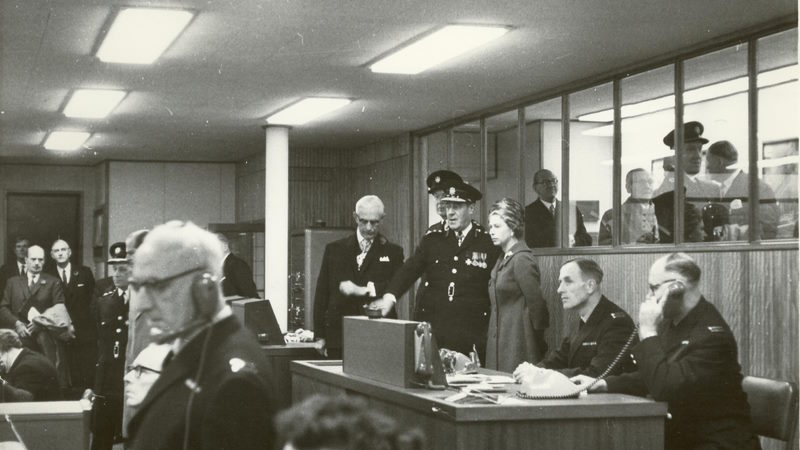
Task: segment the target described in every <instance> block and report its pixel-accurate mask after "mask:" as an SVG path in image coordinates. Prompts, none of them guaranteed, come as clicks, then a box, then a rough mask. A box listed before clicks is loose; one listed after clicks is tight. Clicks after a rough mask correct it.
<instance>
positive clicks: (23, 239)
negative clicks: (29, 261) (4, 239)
mask: <svg viewBox="0 0 800 450" xmlns="http://www.w3.org/2000/svg"><path fill="white" fill-rule="evenodd" d="M22 241H25V242H27V243H28V245H30V244H31V240H30V239H28V237H27V236H17V237H15V238H14V245H16V244H19V243H20V242H22Z"/></svg>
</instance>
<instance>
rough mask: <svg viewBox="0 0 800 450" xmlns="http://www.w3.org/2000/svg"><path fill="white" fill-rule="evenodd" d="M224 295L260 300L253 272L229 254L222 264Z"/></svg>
mask: <svg viewBox="0 0 800 450" xmlns="http://www.w3.org/2000/svg"><path fill="white" fill-rule="evenodd" d="M222 275H223V276H224V277H225V278H223V279H222V293H223V295H225V296H230V295H240V296H242V297H245V298H259V296H258V290H257V289H256V284H255V283H254V282H253V270H252V269H250V266H249V265H247V263H246V262H245V261H244V260H243V259H242V258H239V257H238V256H236V255H234V254H233V253H230V254H228V256H227V257H226V258H225V262H224V263H223V264H222Z"/></svg>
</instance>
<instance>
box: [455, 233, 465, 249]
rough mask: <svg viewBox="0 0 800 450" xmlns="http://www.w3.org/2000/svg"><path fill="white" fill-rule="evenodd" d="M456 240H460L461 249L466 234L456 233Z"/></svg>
mask: <svg viewBox="0 0 800 450" xmlns="http://www.w3.org/2000/svg"><path fill="white" fill-rule="evenodd" d="M456 239H458V246H459V247H461V243H462V242H464V233H462V232H460V231H456Z"/></svg>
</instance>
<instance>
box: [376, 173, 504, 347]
mask: <svg viewBox="0 0 800 450" xmlns="http://www.w3.org/2000/svg"><path fill="white" fill-rule="evenodd" d="M480 198H481V193H480V192H479V191H478V190H477V189H475V188H474V187H472V186H470V185H469V184H467V183H465V182H459V181H457V180H456V181H455V182H452V183H449V186H447V187H446V189H445V196H444V197H443V198H442V203H443V205H444V208H445V210H446V212H447V220H446V222H445V225H447V228H446V229H445V228H443V229H441V230H439V229H433V230H430V231H428V232H427V233H426V234H425V236H423V237H422V241H421V242H420V244H419V247H417V249H416V251H415V252H414V255H412V256H411V257H410V258H409V259H408V260H406V262H405V263H404V264H403V266H402V267H401V268H400V270H399V271H398V272H397V273H396V274H395V275H394V277H392V280H391V281H390V282H389V287H388V288H387V289H386V294H384V296H383V298H381V299H379V300H375V301H374V302H372V305H371V306H372V307H374V308H380V309H381V310H382V312H383V314H384V315H386V314H387V313H388V312H389V311H390V310H391V308H392V306H393V305H394V304H395V303H396V301H397V296H400V295H402V294H403V293H404V292H405V291H406V290H407V289H408V288H409V287H410V286H411V284H412V283H414V281H415V280H416V279H417V278H419V277H420V276H421V275H423V274H424V275H425V277H426V281H425V286H424V292H423V294H422V298H421V299H420V302H419V303H420V304H419V306H418V308H417V310H418V319H420V320H424V321H427V322H430V323H431V327H432V329H433V334H434V337H435V338H436V341H437V343H438V345H439V347H440V348H448V349H450V350H456V351H458V352H461V353H464V354H469V352H471V351H472V349H473V346H474V347H475V348H477V350H478V355H479V356H480V358H481V359H483V358H484V351H485V348H486V331H487V327H488V323H489V289H488V285H489V274H490V273H491V270H492V267H494V263H495V261H497V257H498V256H499V253H500V251H499V250H498V248H497V247H495V246H494V245H493V244H492V240H491V238H490V237H489V233H488V232H487V231H486V229H484V228H483V227H482V226H481V225H480V224H478V223H477V222H474V221H472V214H473V213H474V210H475V201H477V200H480Z"/></svg>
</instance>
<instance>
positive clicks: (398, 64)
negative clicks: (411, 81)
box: [369, 25, 508, 75]
mask: <svg viewBox="0 0 800 450" xmlns="http://www.w3.org/2000/svg"><path fill="white" fill-rule="evenodd" d="M507 32H508V28H506V27H497V26H478V25H449V26H446V27H444V28H442V29H441V30H438V31H436V32H434V33H431V34H429V35H428V36H425V37H424V38H422V39H420V40H418V41H415V42H414V43H412V44H410V45H408V46H406V47H403V48H401V49H400V50H398V51H396V52H393V53H392V54H390V55H389V56H387V57H385V58H382V59H381V60H380V61H378V62H376V63H375V64H372V65H371V66H370V67H369V68H370V70H372V71H373V72H379V73H400V74H408V75H414V74H417V73H420V72H422V71H423V70H426V69H429V68H431V67H433V66H435V65H437V64H440V63H442V62H444V61H447V60H448V59H451V58H454V57H456V56H458V55H461V54H463V53H466V52H468V51H470V50H472V49H474V48H476V47H479V46H481V45H483V44H485V43H487V42H489V41H491V40H493V39H497V38H498V37H500V36H502V35H504V34H506V33H507Z"/></svg>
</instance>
